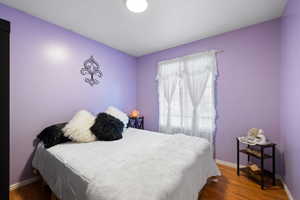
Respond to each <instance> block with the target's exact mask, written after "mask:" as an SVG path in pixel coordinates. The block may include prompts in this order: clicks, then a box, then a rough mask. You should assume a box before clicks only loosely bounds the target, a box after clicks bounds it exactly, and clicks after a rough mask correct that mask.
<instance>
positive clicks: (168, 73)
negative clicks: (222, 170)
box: [157, 51, 217, 144]
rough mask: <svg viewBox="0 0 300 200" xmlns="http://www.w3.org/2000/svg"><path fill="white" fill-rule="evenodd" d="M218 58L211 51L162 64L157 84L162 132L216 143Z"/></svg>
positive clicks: (159, 67)
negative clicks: (215, 84) (215, 83)
mask: <svg viewBox="0 0 300 200" xmlns="http://www.w3.org/2000/svg"><path fill="white" fill-rule="evenodd" d="M215 54H216V52H215V51H208V52H203V53H199V54H194V55H190V56H185V57H181V58H176V59H173V60H168V61H163V62H160V63H159V66H158V74H157V80H158V84H159V87H158V92H159V128H160V131H161V132H165V133H170V134H172V133H184V134H187V135H192V136H197V137H203V138H206V139H207V140H208V141H209V142H211V144H212V143H213V134H214V131H215V118H216V111H215V94H214V89H215V86H214V82H215V78H216V75H217V66H216V56H215Z"/></svg>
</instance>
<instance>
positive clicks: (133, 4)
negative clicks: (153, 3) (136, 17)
mask: <svg viewBox="0 0 300 200" xmlns="http://www.w3.org/2000/svg"><path fill="white" fill-rule="evenodd" d="M126 6H127V8H128V10H130V11H131V12H134V13H141V12H144V11H145V10H146V9H147V7H148V2H147V0H126Z"/></svg>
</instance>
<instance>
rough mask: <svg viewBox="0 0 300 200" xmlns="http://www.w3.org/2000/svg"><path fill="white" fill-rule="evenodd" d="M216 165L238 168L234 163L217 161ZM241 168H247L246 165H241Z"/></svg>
mask: <svg viewBox="0 0 300 200" xmlns="http://www.w3.org/2000/svg"><path fill="white" fill-rule="evenodd" d="M216 163H217V164H220V165H225V166H227V167H232V168H236V163H233V162H228V161H224V160H219V159H216ZM240 167H245V165H240Z"/></svg>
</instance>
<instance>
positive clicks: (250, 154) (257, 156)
mask: <svg viewBox="0 0 300 200" xmlns="http://www.w3.org/2000/svg"><path fill="white" fill-rule="evenodd" d="M240 152H241V153H244V154H247V155H249V156H252V157H254V158H257V159H261V155H256V154H254V153H251V152H249V151H248V150H247V149H242V150H240ZM268 158H272V156H271V155H268V154H264V156H263V159H268Z"/></svg>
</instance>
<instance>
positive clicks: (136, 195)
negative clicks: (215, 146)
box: [32, 128, 220, 200]
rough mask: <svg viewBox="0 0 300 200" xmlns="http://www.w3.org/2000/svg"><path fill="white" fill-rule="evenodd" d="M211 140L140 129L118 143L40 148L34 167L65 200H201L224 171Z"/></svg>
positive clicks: (131, 131)
mask: <svg viewBox="0 0 300 200" xmlns="http://www.w3.org/2000/svg"><path fill="white" fill-rule="evenodd" d="M209 147H210V144H209V143H208V142H207V140H205V139H202V138H197V137H190V136H186V135H183V134H176V135H167V134H160V133H157V132H150V131H145V130H139V129H134V128H128V129H127V130H126V131H125V132H124V133H123V139H121V140H117V141H113V142H103V141H97V142H91V143H65V144H59V145H56V146H54V147H51V148H49V149H45V148H44V147H43V144H42V143H39V144H38V147H37V149H36V152H35V155H34V158H33V163H32V164H33V167H34V168H35V169H37V170H38V171H39V173H40V175H41V176H42V178H43V179H44V180H45V182H46V183H47V184H48V185H49V187H50V188H51V190H52V191H53V192H54V193H55V195H56V196H57V197H58V198H59V199H62V200H150V199H151V200H196V199H198V193H199V191H200V190H201V188H202V187H203V186H204V185H205V184H206V181H207V179H208V178H209V177H211V176H218V175H220V172H219V170H218V168H217V166H216V164H215V162H214V160H213V158H212V155H211V152H210V149H209Z"/></svg>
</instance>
